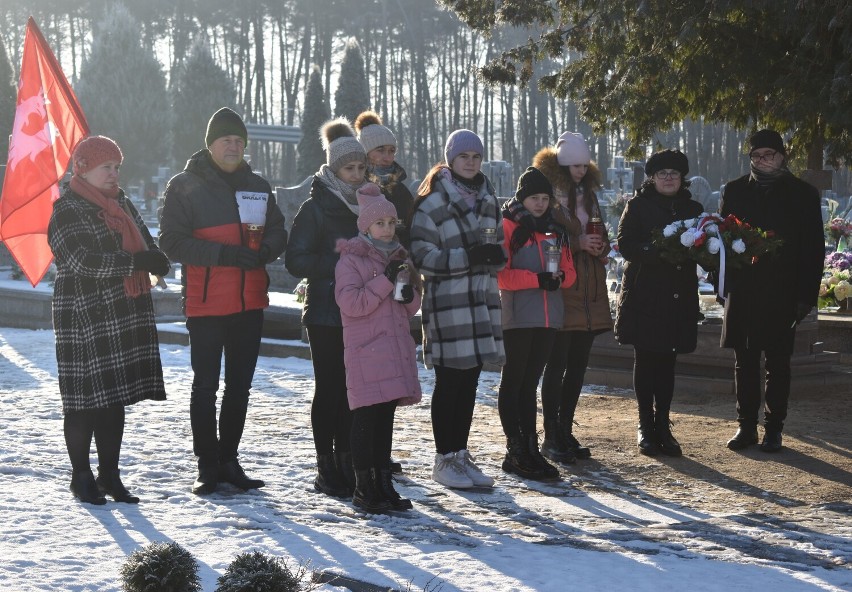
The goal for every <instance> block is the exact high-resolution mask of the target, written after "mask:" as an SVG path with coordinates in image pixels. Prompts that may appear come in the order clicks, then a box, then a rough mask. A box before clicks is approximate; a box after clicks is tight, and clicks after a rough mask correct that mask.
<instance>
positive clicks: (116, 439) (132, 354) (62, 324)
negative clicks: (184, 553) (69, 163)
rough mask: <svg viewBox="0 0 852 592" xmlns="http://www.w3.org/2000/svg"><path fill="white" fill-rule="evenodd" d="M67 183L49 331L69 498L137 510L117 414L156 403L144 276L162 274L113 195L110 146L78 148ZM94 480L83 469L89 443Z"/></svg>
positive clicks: (160, 394) (146, 239)
mask: <svg viewBox="0 0 852 592" xmlns="http://www.w3.org/2000/svg"><path fill="white" fill-rule="evenodd" d="M72 158H73V162H74V169H73V170H74V175H73V177H72V178H71V182H70V184H69V188H68V189H67V190H66V191H65V193H64V194H63V195H62V197H60V198H59V199H58V200H57V201H56V203H55V204H54V207H53V214H52V216H51V218H50V224H49V226H48V242H49V244H50V248H51V250H52V251H53V256H54V257H55V260H56V270H57V271H56V282H55V286H54V294H53V326H54V331H55V333H56V361H57V370H58V374H59V392H60V394H61V396H62V409H63V412H64V414H65V418H64V430H65V443H66V446H67V448H68V455H69V457H70V459H71V467H72V470H73V476H72V479H71V491H72V492H73V493H74V495H75V496H77V497H78V498H79V499H80V500H81V501H84V502H88V503H93V504H98V505H100V504H104V503H106V499H105V498H104V496H103V494H104V493H107V494H109V495H110V496H112V497H113V498H114V499H115V500H116V501H121V502H126V503H137V502H138V501H139V498H138V497H136V496H133V495H131V494H130V493H129V492H128V491H127V489H126V488H125V487H124V485H123V484H122V482H121V479H120V477H119V470H118V459H119V453H120V450H121V440H122V437H123V434H124V415H125V414H124V408H125V406H127V405H132V404H133V403H136V402H138V401H141V400H143V399H155V400H163V399H165V398H166V393H165V389H164V388H163V370H162V366H161V364H160V351H159V343H158V340H157V329H156V325H155V323H154V306H153V302H152V300H151V294H150V290H151V280H150V276H149V274H154V275H158V276H163V275H165V274H166V273H168V271H169V262H168V259H167V258H166V256H165V255H164V254H163V253H162V252H160V251H159V249H157V246H156V244H155V243H154V240H153V239H152V238H151V235H150V233H149V232H148V229H147V228H145V225H144V223H143V222H142V219H141V217H140V216H139V213H138V212H137V211H136V209H135V208H134V207H133V205H132V204H131V203H130V200H128V199H127V198H126V197H125V195H124V193H123V192H122V190H121V189H120V188H119V186H118V169H119V167H120V165H121V160H122V154H121V150H120V149H119V147H118V145H117V144H115V142H113V141H112V140H110V139H109V138H105V137H101V136H95V137H90V138H87V139H85V140H83V141H82V142H80V144H78V146H77V148H76V149H75V150H74V154H73V156H72ZM93 435H94V437H95V444H96V447H97V451H98V462H99V466H98V478H97V481H96V480H95V478H94V475H93V474H92V470H91V467H90V465H89V451H90V447H91V442H92V436H93Z"/></svg>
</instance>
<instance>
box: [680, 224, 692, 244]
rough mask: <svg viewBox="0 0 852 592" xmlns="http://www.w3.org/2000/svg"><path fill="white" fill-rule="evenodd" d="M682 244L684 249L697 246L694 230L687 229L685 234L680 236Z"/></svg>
mask: <svg viewBox="0 0 852 592" xmlns="http://www.w3.org/2000/svg"><path fill="white" fill-rule="evenodd" d="M680 244H682V245H683V246H684V247H691V246H692V245H694V244H695V230H694V229H692V228H689V229H687V230H686V231H685V232H684V233H683V234H681V235H680Z"/></svg>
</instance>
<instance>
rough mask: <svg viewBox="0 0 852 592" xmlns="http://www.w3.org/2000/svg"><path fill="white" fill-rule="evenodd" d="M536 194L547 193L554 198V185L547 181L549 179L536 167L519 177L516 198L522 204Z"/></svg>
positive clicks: (530, 168) (528, 169)
mask: <svg viewBox="0 0 852 592" xmlns="http://www.w3.org/2000/svg"><path fill="white" fill-rule="evenodd" d="M536 193H546V194H547V195H549V196H550V197H553V185H551V184H550V181H548V180H547V177H545V176H544V174H543V173H542V172H541V171H540V170H538V169H537V168H535V167H528V168H527V170H525V171H524V172H523V174H522V175H521V176H520V177H518V189H517V191H515V197H516V198H517V199H518V201H520V202H522V201H524V200H525V199H526V198H528V197H529V196H530V195H535V194H536Z"/></svg>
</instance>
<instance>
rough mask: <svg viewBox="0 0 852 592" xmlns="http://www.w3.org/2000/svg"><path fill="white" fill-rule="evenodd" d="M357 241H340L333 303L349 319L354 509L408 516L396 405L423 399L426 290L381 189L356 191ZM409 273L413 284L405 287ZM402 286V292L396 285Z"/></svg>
mask: <svg viewBox="0 0 852 592" xmlns="http://www.w3.org/2000/svg"><path fill="white" fill-rule="evenodd" d="M357 198H358V206H359V208H360V213H359V214H358V236H356V237H355V238H353V239H349V240H348V241H347V240H343V239H340V240H338V242H337V249H338V251H339V252H340V261H338V263H337V267H336V268H335V272H334V276H335V288H334V297H335V300H336V301H337V304H338V306H339V307H340V316H341V319H342V321H343V347H344V354H343V355H344V360H345V363H346V388H347V396H348V399H349V408H350V409H352V411H353V416H352V462H353V465H354V467H355V494H354V495H353V496H352V503H353V504H354V505H355V506H357V507H359V508H361V509H363V510H366V511H367V512H383V511H386V510H389V509H393V510H408V509H410V508H411V507H412V506H411V501H410V500H407V499H404V498H402V497H400V495H399V494H398V493H397V492H396V490H394V487H393V480H392V479H391V470H390V452H391V445H392V442H393V416H394V412H395V411H396V407H397V405H413V404H414V403H417V402H419V401H420V396H421V394H420V383H419V381H418V377H417V360H416V353H415V344H414V339H413V338H412V337H411V330H410V325H409V319H410V318H411V317H412V316H414V314H415V313H416V312H417V311H418V310H419V309H420V286H419V281H418V280H417V275H416V274H414V273H411V269H412V265H411V262H410V261H409V260H408V259H407V257H408V253H407V252H406V251H405V249H404V248H403V247H401V246H400V244H399V242H398V241H397V238H396V236H395V233H396V221H397V216H396V208H395V207H394V205H393V204H392V203H390V202H389V201H388V200H387V199H385V197H384V196H383V195H382V192H381V189H380V188H379V186H378V185H376V184H374V183H367V184H366V185H364V186H363V187H362V188H360V189H359V190H358V191H357ZM404 273H408V277H409V278H411V279H412V280H414V281H413V282H412V283H411V284H409V283H407V282H406V281H404V276H403V274H404ZM397 283H400V284H402V286H401V288H396V286H395V285H396V284H397Z"/></svg>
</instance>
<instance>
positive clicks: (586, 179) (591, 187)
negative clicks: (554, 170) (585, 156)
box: [563, 163, 602, 218]
mask: <svg viewBox="0 0 852 592" xmlns="http://www.w3.org/2000/svg"><path fill="white" fill-rule="evenodd" d="M563 166H565V165H563ZM565 168H566V169H567V173H568V213H569V214H570V215H571V217H572V218H576V217H577V186H578V185H581V186H582V187H583V194H584V195H592V194H595V192H596V191H597V190H598V189H600V188H601V183H602V179H601V171H600V169H598V167H596V166H594V165H592V164H591V163H589V168H588V169H586V174H585V175H583V178H582V179H580V182H579V183H575V182H574V177H572V176H571V168H570V167H569V166H565ZM597 209H598V211H597V212H589V216H590V217H594V216H598V217H602V216H601V212H600V208H599V207H597Z"/></svg>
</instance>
